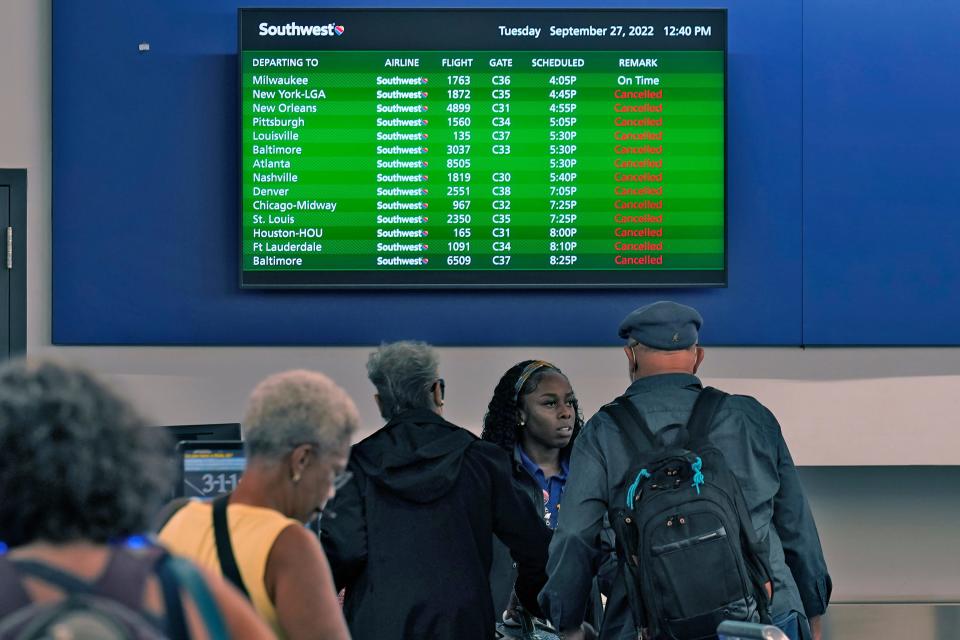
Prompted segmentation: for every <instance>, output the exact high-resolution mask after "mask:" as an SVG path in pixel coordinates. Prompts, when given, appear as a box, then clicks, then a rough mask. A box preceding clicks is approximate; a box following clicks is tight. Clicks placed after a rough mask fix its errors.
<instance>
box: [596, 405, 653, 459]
mask: <svg viewBox="0 0 960 640" xmlns="http://www.w3.org/2000/svg"><path fill="white" fill-rule="evenodd" d="M600 410H601V411H606V412H607V413H608V414H609V415H610V417H611V418H613V421H614V422H615V423H617V427H619V429H620V433H622V434H624V435H625V436H626V440H625V443H626V444H627V445H628V447H629V448H631V449H633V455H634V457H638V458H639V457H641V456H642V455H643V451H644V450H649V449H652V448H656V446H657V438H656V436H654V435H653V432H652V431H651V430H650V427H649V426H648V425H647V421H646V420H645V419H644V417H643V415H642V414H641V413H640V411H639V410H638V409H637V408H636V407H635V406H634V404H633V403H632V402H630V398H628V397H626V396H620V397H619V398H617V399H616V400H614V401H613V402H611V403H609V404H606V405H604V406H603V407H602V408H601V409H600ZM641 436H642V437H643V439H642V440H641ZM644 440H645V442H644Z"/></svg>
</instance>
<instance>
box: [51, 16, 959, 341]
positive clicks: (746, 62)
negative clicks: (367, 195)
mask: <svg viewBox="0 0 960 640" xmlns="http://www.w3.org/2000/svg"><path fill="white" fill-rule="evenodd" d="M324 4H325V3H322V2H321V3H318V2H310V3H306V2H294V1H291V0H285V1H284V2H268V1H264V0H261V1H260V2H259V5H260V6H265V7H269V6H284V7H287V6H323V5H324ZM326 4H328V5H329V6H333V4H332V3H326ZM337 4H342V3H337ZM584 4H585V3H583V2H576V3H572V2H560V1H554V2H551V3H549V4H547V3H543V2H531V3H529V4H525V5H523V6H528V7H548V6H549V7H563V6H570V7H574V6H577V7H582V6H584ZM697 4H699V5H700V6H702V7H706V8H711V7H725V6H728V5H727V3H718V2H702V3H697ZM730 4H731V5H732V6H729V7H728V9H729V59H728V82H729V85H728V96H729V98H728V100H729V102H728V107H729V109H728V149H729V151H728V161H729V166H728V238H729V244H728V255H729V282H730V285H729V287H728V288H726V289H705V290H656V291H652V290H592V291H583V290H571V291H554V290H551V291H512V292H511V291H468V292H464V291H456V290H453V291H431V292H410V291H392V292H391V291H379V292H377V291H373V292H371V291H358V292H349V291H250V290H244V291H241V290H240V289H239V287H238V280H239V277H238V270H239V256H238V251H237V245H238V242H237V238H238V233H239V229H238V217H239V216H238V203H237V197H236V194H237V191H238V189H237V180H238V177H237V174H238V169H237V154H238V147H237V139H236V131H237V129H238V127H237V114H236V111H237V108H236V103H237V98H236V92H237V78H236V76H237V72H236V9H237V6H238V5H239V3H238V2H237V0H206V1H204V2H195V0H152V1H148V0H124V1H121V0H103V1H101V2H97V3H85V2H79V1H77V0H69V1H68V0H55V2H54V17H53V42H54V45H53V48H54V51H53V61H54V62H53V146H54V150H53V177H54V187H53V198H54V200H53V342H54V343H56V344H197V345H200V344H202V345H220V344H223V345H243V344H264V345H274V344H304V345H312V344H320V345H331V344H343V345H349V344H371V343H376V342H379V341H381V340H393V339H399V338H411V337H414V338H421V339H426V340H429V341H431V342H433V343H435V344H440V345H522V344H541V345H551V344H552V345H602V344H610V343H612V342H614V341H615V340H616V325H617V323H618V322H619V320H620V318H621V317H622V316H623V315H625V314H626V313H627V312H628V311H630V310H631V309H633V308H634V307H636V306H638V305H640V304H643V303H645V302H649V301H653V300H657V299H661V298H665V297H669V298H672V299H676V300H679V301H682V302H686V303H689V304H693V305H695V306H697V307H698V308H699V309H700V310H701V311H702V312H703V314H704V316H705V317H706V318H707V323H706V325H705V326H704V331H703V341H704V343H706V344H712V345H718V344H738V345H796V344H960V329H957V330H955V329H954V328H953V326H952V325H953V323H952V322H951V320H952V317H951V313H950V312H951V311H954V310H957V309H958V307H960V298H958V296H957V295H956V292H957V291H958V284H960V282H958V279H960V268H958V267H960V259H958V257H957V253H956V252H955V251H953V250H952V248H953V247H952V246H951V245H952V240H953V236H956V235H957V232H958V231H960V211H958V207H957V206H956V205H955V204H954V203H953V198H952V197H951V196H952V191H948V187H953V185H954V184H955V183H957V182H960V181H958V180H957V178H960V175H958V167H960V163H958V162H956V161H955V160H952V159H951V157H950V155H949V152H950V151H953V150H954V149H956V148H957V144H958V142H960V133H958V124H957V119H956V112H957V107H956V105H957V103H958V102H960V88H958V82H957V75H956V61H957V60H958V59H960V55H958V54H960V45H958V40H957V39H956V38H955V37H953V36H954V33H955V29H956V27H957V26H958V23H960V20H958V18H960V14H958V9H957V7H956V6H954V5H953V4H948V3H946V2H940V3H937V2H935V1H934V0H925V2H924V3H923V4H924V5H926V6H921V7H913V8H911V9H909V10H907V9H905V8H904V7H903V6H902V5H898V6H894V5H891V7H890V8H884V7H882V6H880V7H878V6H876V4H875V3H872V2H871V3H867V2H865V1H864V2H848V3H844V7H843V8H840V9H838V8H837V7H836V6H835V4H834V3H831V2H828V1H827V0H806V1H805V2H804V3H801V2H800V0H741V1H739V2H736V3H730ZM356 6H377V5H376V4H371V3H357V4H356ZM382 6H386V5H382ZM390 6H398V5H397V4H396V3H392V4H391V5H390ZM416 6H422V7H432V6H453V5H451V3H449V2H445V3H441V2H436V3H420V4H418V5H416ZM457 6H471V5H468V4H461V5H457ZM472 6H486V7H491V6H493V7H495V6H505V7H506V6H517V5H515V4H507V3H502V2H501V3H497V2H492V3H491V2H487V3H484V4H483V5H479V4H475V5H472ZM608 6H617V7H618V8H621V7H623V6H624V4H623V3H618V4H617V5H608ZM657 6H660V7H665V8H670V7H688V6H689V3H688V2H660V3H658V4H657ZM911 22H915V24H911ZM141 41H146V42H149V43H150V45H151V51H150V52H149V53H146V54H141V53H138V52H137V44H138V43H139V42H141Z"/></svg>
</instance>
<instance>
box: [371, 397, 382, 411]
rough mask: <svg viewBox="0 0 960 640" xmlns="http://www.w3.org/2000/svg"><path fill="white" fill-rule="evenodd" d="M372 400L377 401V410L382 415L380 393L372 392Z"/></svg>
mask: <svg viewBox="0 0 960 640" xmlns="http://www.w3.org/2000/svg"><path fill="white" fill-rule="evenodd" d="M373 400H374V402H376V403H377V411H379V412H380V415H383V403H382V402H380V394H379V393H375V394H373Z"/></svg>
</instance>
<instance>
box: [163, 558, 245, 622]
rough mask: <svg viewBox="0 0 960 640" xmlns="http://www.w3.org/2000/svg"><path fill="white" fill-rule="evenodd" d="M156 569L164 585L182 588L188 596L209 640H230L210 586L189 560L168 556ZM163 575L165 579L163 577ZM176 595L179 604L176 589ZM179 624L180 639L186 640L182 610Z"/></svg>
mask: <svg viewBox="0 0 960 640" xmlns="http://www.w3.org/2000/svg"><path fill="white" fill-rule="evenodd" d="M157 569H158V573H160V574H161V580H162V581H163V582H164V583H168V582H169V583H173V585H174V587H177V586H182V587H183V588H184V590H186V592H187V593H189V594H190V597H191V598H192V599H193V603H194V604H195V605H196V606H197V611H199V613H200V617H201V618H202V619H203V625H204V627H205V628H206V630H207V637H208V638H210V640H229V639H230V634H229V633H228V631H227V627H226V623H225V622H224V618H223V614H222V613H221V611H220V607H219V606H218V605H217V601H216V599H215V598H214V595H213V592H212V591H210V586H209V585H208V584H207V582H206V580H205V579H204V577H203V575H202V574H201V573H200V571H198V570H197V568H196V567H195V566H194V565H193V564H191V563H190V561H189V560H186V559H184V558H178V557H176V556H172V555H169V554H168V555H165V556H164V557H163V558H162V559H161V561H160V563H159V564H158V566H157ZM164 574H165V575H166V577H163V576H164ZM176 594H177V602H179V601H180V593H179V589H177V591H176ZM180 623H181V624H182V625H183V626H182V628H183V631H182V633H183V634H184V635H183V636H182V637H183V638H184V640H188V639H189V638H190V635H189V633H188V632H187V628H186V624H185V622H184V620H183V619H182V608H181V620H180ZM171 637H172V638H173V639H174V640H179V639H180V637H181V636H177V635H172V636H171Z"/></svg>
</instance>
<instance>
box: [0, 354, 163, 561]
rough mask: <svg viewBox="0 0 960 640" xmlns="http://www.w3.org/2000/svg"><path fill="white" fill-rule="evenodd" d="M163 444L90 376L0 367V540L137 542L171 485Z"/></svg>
mask: <svg viewBox="0 0 960 640" xmlns="http://www.w3.org/2000/svg"><path fill="white" fill-rule="evenodd" d="M171 454H172V442H171V440H170V436H169V435H167V433H166V431H165V430H164V429H160V428H151V427H147V426H145V424H144V422H143V421H142V420H141V418H140V417H139V416H138V415H137V413H136V412H135V411H134V410H133V408H132V407H131V406H130V405H129V404H128V403H127V402H125V401H124V400H122V399H121V398H120V397H119V396H118V395H117V394H115V393H114V392H113V391H111V390H110V389H108V388H107V387H106V386H104V385H103V384H102V383H101V382H99V381H98V380H97V379H96V378H95V377H94V376H93V375H92V374H90V373H88V372H86V371H84V370H82V369H78V368H75V367H71V366H66V365H63V364H59V363H56V362H53V361H49V360H42V361H31V360H18V361H13V362H10V363H7V364H5V365H4V366H3V367H0V540H2V541H3V542H5V543H6V544H7V545H9V546H19V545H24V544H28V543H30V542H34V541H40V540H43V541H47V542H54V543H63V542H71V541H80V540H86V541H91V542H95V543H104V542H107V541H109V540H111V539H115V538H121V537H124V536H128V535H132V534H136V533H143V532H145V531H146V530H147V527H148V524H149V521H150V518H151V517H152V516H153V515H154V514H155V513H156V511H157V509H158V508H159V506H160V504H161V502H162V501H163V499H164V498H165V497H166V493H167V492H168V491H169V489H170V487H171V484H172V483H171V480H172V478H173V466H172V455H171Z"/></svg>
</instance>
